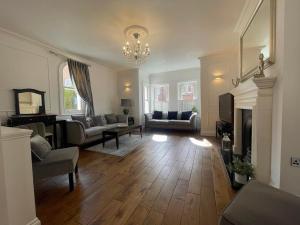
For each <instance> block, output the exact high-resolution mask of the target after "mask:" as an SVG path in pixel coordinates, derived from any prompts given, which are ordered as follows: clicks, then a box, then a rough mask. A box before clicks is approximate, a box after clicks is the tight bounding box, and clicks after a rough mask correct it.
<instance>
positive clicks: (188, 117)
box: [181, 111, 193, 120]
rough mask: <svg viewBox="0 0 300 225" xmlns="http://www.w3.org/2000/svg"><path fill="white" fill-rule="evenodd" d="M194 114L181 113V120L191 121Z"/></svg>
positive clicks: (190, 112) (188, 112)
mask: <svg viewBox="0 0 300 225" xmlns="http://www.w3.org/2000/svg"><path fill="white" fill-rule="evenodd" d="M192 114H193V112H192V111H186V112H182V113H181V119H182V120H189V119H190V118H191V116H192Z"/></svg>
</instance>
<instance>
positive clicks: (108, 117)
mask: <svg viewBox="0 0 300 225" xmlns="http://www.w3.org/2000/svg"><path fill="white" fill-rule="evenodd" d="M105 119H106V121H107V124H112V123H117V122H118V119H117V116H116V115H115V114H106V115H105Z"/></svg>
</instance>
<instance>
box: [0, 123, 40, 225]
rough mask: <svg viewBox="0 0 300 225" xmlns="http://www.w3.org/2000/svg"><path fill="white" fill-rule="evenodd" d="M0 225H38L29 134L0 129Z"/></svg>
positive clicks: (5, 128) (27, 131) (10, 129)
mask: <svg viewBox="0 0 300 225" xmlns="http://www.w3.org/2000/svg"><path fill="white" fill-rule="evenodd" d="M0 129H1V131H0V220H1V225H40V224H41V222H40V221H39V219H38V218H37V217H36V211H35V201H34V189H33V177H32V162H31V150H30V135H31V132H32V131H30V130H22V129H16V128H8V127H0Z"/></svg>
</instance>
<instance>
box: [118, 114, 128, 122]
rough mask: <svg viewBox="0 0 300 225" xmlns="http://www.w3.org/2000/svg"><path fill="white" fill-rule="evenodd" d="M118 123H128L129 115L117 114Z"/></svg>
mask: <svg viewBox="0 0 300 225" xmlns="http://www.w3.org/2000/svg"><path fill="white" fill-rule="evenodd" d="M117 119H118V123H128V116H127V115H117Z"/></svg>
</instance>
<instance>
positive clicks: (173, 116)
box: [168, 111, 178, 120]
mask: <svg viewBox="0 0 300 225" xmlns="http://www.w3.org/2000/svg"><path fill="white" fill-rule="evenodd" d="M177 114H178V112H177V111H173V112H170V111H169V112H168V120H177Z"/></svg>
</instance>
